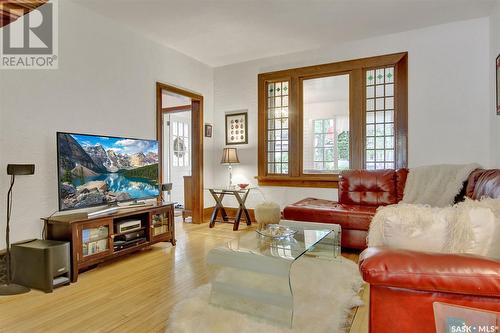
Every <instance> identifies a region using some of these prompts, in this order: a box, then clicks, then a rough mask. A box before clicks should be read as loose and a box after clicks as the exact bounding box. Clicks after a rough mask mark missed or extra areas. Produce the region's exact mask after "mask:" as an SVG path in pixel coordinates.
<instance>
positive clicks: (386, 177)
mask: <svg viewBox="0 0 500 333" xmlns="http://www.w3.org/2000/svg"><path fill="white" fill-rule="evenodd" d="M407 174H408V170H407V169H400V170H397V171H396V170H374V171H367V170H348V171H343V172H342V173H341V174H340V177H339V203H341V204H346V205H365V206H385V205H392V204H396V203H398V202H399V201H400V200H401V199H402V198H403V191H404V185H405V183H406V176H407Z"/></svg>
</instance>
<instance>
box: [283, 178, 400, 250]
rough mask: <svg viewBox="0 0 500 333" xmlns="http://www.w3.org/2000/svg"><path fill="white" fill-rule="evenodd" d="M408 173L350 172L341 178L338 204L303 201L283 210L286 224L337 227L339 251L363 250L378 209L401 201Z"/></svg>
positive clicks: (321, 200)
mask: <svg viewBox="0 0 500 333" xmlns="http://www.w3.org/2000/svg"><path fill="white" fill-rule="evenodd" d="M407 175H408V169H399V170H377V171H366V170H349V171H344V172H342V173H341V174H340V179H339V189H338V190H339V196H338V197H339V200H338V202H336V201H330V200H323V199H315V198H306V199H303V200H301V201H299V202H296V203H294V204H292V205H289V206H287V207H285V209H284V211H283V216H284V218H285V219H287V220H295V221H308V222H323V223H337V224H340V225H341V227H342V247H343V248H353V249H365V248H366V236H367V235H368V229H369V227H370V222H371V220H372V218H373V216H374V215H375V211H376V210H377V208H378V207H379V206H385V205H392V204H396V203H398V202H399V201H401V199H402V198H403V191H404V186H405V183H406V177H407Z"/></svg>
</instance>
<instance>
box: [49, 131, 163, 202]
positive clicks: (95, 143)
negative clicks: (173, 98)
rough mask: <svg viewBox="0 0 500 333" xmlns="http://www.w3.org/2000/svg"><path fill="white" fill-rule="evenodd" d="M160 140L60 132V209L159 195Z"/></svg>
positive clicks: (58, 146) (58, 136) (58, 144)
mask: <svg viewBox="0 0 500 333" xmlns="http://www.w3.org/2000/svg"><path fill="white" fill-rule="evenodd" d="M158 162H159V160H158V142H157V141H154V140H141V139H131V138H121V137H112V136H102V135H89V134H77V133H63V132H57V170H58V183H59V210H69V209H78V208H87V207H94V206H102V205H111V204H114V203H118V202H123V201H131V200H139V199H148V198H155V197H157V196H158V195H159V193H160V191H159V187H158V165H159V163H158Z"/></svg>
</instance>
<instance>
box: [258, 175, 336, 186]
mask: <svg viewBox="0 0 500 333" xmlns="http://www.w3.org/2000/svg"><path fill="white" fill-rule="evenodd" d="M257 180H258V184H259V186H285V187H316V188H338V186H339V185H338V184H339V176H338V175H330V176H328V177H325V176H324V175H321V176H316V175H315V176H310V177H280V176H265V177H257Z"/></svg>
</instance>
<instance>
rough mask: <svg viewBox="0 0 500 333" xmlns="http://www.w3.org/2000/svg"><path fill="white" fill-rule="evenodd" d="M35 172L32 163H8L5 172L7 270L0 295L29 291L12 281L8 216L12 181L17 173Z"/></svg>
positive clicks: (10, 208) (0, 287)
mask: <svg viewBox="0 0 500 333" xmlns="http://www.w3.org/2000/svg"><path fill="white" fill-rule="evenodd" d="M34 173H35V165H34V164H8V165H7V174H8V175H10V187H9V191H8V192H7V227H6V228H5V244H6V246H7V250H6V252H7V253H6V257H5V258H6V260H5V268H6V272H7V276H6V279H7V281H6V284H0V296H4V295H18V294H24V293H27V292H28V291H30V289H29V288H27V287H24V286H21V285H18V284H15V283H12V267H11V266H12V265H11V260H10V259H11V258H10V238H9V236H10V216H11V213H12V188H13V187H14V181H15V180H16V176H18V175H32V174H34Z"/></svg>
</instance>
